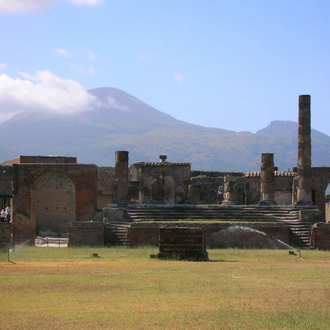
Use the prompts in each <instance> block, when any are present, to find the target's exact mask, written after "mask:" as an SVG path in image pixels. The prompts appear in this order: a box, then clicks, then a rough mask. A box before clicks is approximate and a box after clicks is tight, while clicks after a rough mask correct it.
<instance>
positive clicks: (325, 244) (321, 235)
mask: <svg viewBox="0 0 330 330" xmlns="http://www.w3.org/2000/svg"><path fill="white" fill-rule="evenodd" d="M310 247H311V248H312V249H320V250H330V224H329V223H315V224H314V225H313V226H312V228H311V236H310Z"/></svg>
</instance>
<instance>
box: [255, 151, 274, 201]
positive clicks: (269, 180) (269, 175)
mask: <svg viewBox="0 0 330 330" xmlns="http://www.w3.org/2000/svg"><path fill="white" fill-rule="evenodd" d="M260 179H261V182H260V197H261V199H260V203H259V205H275V204H276V202H275V176H274V154H269V153H263V154H262V155H261V173H260Z"/></svg>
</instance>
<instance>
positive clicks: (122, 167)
mask: <svg viewBox="0 0 330 330" xmlns="http://www.w3.org/2000/svg"><path fill="white" fill-rule="evenodd" d="M114 202H117V203H127V202H128V151H116V164H115V198H114Z"/></svg>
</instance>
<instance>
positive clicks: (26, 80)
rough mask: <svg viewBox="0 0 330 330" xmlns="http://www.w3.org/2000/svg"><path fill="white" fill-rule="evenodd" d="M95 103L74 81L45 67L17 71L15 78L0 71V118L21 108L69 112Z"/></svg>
mask: <svg viewBox="0 0 330 330" xmlns="http://www.w3.org/2000/svg"><path fill="white" fill-rule="evenodd" d="M98 105H99V101H98V100H97V99H96V98H95V97H94V96H93V95H91V94H90V93H88V92H87V91H86V90H85V89H84V88H83V87H82V86H81V85H80V84H79V83H78V82H76V81H74V80H70V79H64V78H60V77H58V76H56V75H55V74H54V73H52V72H50V71H47V70H44V71H37V72H36V74H34V75H30V74H29V73H20V77H19V78H11V77H9V76H8V75H6V74H0V120H1V119H3V118H6V119H8V118H9V117H12V116H14V115H15V114H16V113H18V112H23V111H31V112H42V113H61V114H72V113H77V112H82V111H87V110H91V109H92V108H93V107H95V106H98Z"/></svg>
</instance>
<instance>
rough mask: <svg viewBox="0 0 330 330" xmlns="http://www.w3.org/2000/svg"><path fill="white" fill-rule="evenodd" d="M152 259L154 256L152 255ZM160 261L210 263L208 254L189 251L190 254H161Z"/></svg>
mask: <svg viewBox="0 0 330 330" xmlns="http://www.w3.org/2000/svg"><path fill="white" fill-rule="evenodd" d="M150 257H151V258H153V257H154V256H153V255H151V256H150ZM157 258H158V259H171V260H187V261H209V256H208V252H206V251H205V252H200V251H189V252H187V251H186V252H174V251H171V252H159V253H158V254H157Z"/></svg>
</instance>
